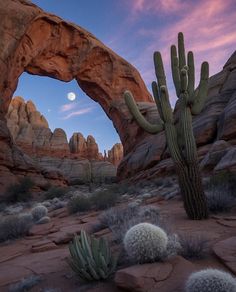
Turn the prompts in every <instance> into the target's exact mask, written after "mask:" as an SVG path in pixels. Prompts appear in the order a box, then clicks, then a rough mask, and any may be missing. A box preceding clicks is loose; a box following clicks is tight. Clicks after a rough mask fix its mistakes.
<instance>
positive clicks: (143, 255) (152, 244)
mask: <svg viewBox="0 0 236 292" xmlns="http://www.w3.org/2000/svg"><path fill="white" fill-rule="evenodd" d="M167 243H168V237H167V234H166V233H165V231H164V230H163V229H161V228H160V227H158V226H155V225H153V224H150V223H139V224H137V225H134V226H133V227H131V228H130V229H129V230H128V231H127V232H126V234H125V237H124V247H125V250H126V252H127V254H128V256H129V257H130V258H131V259H133V260H135V261H137V262H138V263H148V262H155V261H158V260H160V259H161V258H162V257H163V255H164V254H165V253H166V248H167Z"/></svg>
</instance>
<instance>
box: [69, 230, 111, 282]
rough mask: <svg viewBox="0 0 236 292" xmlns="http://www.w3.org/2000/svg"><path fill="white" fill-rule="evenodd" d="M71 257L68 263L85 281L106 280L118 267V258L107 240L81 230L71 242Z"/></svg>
mask: <svg viewBox="0 0 236 292" xmlns="http://www.w3.org/2000/svg"><path fill="white" fill-rule="evenodd" d="M69 251H70V255H71V258H69V259H68V264H69V265H70V267H71V268H72V270H73V271H74V272H75V273H76V274H77V275H78V276H79V278H80V279H82V280H85V281H98V280H105V279H107V278H108V277H109V276H110V275H111V274H113V273H114V271H115V269H116V262H117V260H116V258H115V257H114V256H113V255H112V253H111V250H110V248H109V246H108V243H107V241H105V240H104V239H103V238H99V239H96V238H94V237H92V236H89V235H88V234H86V232H85V231H83V230H82V231H81V233H80V236H75V237H74V239H73V242H72V243H70V244H69Z"/></svg>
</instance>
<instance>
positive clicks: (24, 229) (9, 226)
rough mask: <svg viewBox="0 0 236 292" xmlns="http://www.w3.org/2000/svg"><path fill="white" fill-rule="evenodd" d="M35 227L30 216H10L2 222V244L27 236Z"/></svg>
mask: <svg viewBox="0 0 236 292" xmlns="http://www.w3.org/2000/svg"><path fill="white" fill-rule="evenodd" d="M32 225H33V222H32V220H30V217H29V216H20V215H18V216H16V215H12V216H8V217H6V218H4V219H3V220H2V221H1V222H0V242H3V241H6V240H9V239H15V238H18V237H21V236H24V235H27V234H28V232H29V229H30V227H31V226H32Z"/></svg>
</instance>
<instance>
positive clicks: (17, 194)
mask: <svg viewBox="0 0 236 292" xmlns="http://www.w3.org/2000/svg"><path fill="white" fill-rule="evenodd" d="M34 185H35V183H34V182H33V180H32V179H31V178H29V177H24V178H22V179H21V180H20V181H19V183H16V184H12V185H10V186H9V187H8V188H7V190H6V195H5V200H6V201H7V202H9V203H16V202H26V201H28V200H30V199H31V198H32V195H31V193H30V190H31V189H32V188H33V187H34Z"/></svg>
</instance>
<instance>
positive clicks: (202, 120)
mask: <svg viewBox="0 0 236 292" xmlns="http://www.w3.org/2000/svg"><path fill="white" fill-rule="evenodd" d="M209 61H210V60H209ZM155 106H156V105H154V104H150V103H147V102H145V103H140V104H139V107H140V108H141V110H142V111H143V113H145V114H146V116H147V118H148V119H149V120H150V121H153V120H155V119H158V115H157V111H154V107H155ZM130 123H131V124H132V123H135V121H133V120H132V119H130ZM235 125H236V52H234V53H233V54H232V56H231V57H230V59H229V60H228V61H227V63H226V64H225V66H224V68H223V70H222V71H221V72H219V73H218V74H216V75H214V76H212V77H211V78H210V82H209V89H208V98H207V101H206V104H205V107H204V110H203V111H202V113H201V114H199V115H198V116H196V117H194V118H193V129H194V134H195V138H196V142H197V146H198V153H199V157H200V161H201V168H202V170H203V171H209V170H211V171H220V170H225V169H231V170H236V127H235ZM172 170H173V164H172V161H171V160H170V159H169V154H168V152H167V151H166V142H165V136H164V133H163V132H161V133H159V134H157V135H149V136H146V137H144V138H143V140H142V141H141V142H139V143H137V144H134V147H133V151H132V152H130V153H128V154H127V155H125V157H124V159H123V161H122V163H121V164H120V165H119V168H118V176H119V177H120V178H126V177H128V176H136V178H141V177H150V176H156V175H165V174H167V173H170V172H171V171H172Z"/></svg>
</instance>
